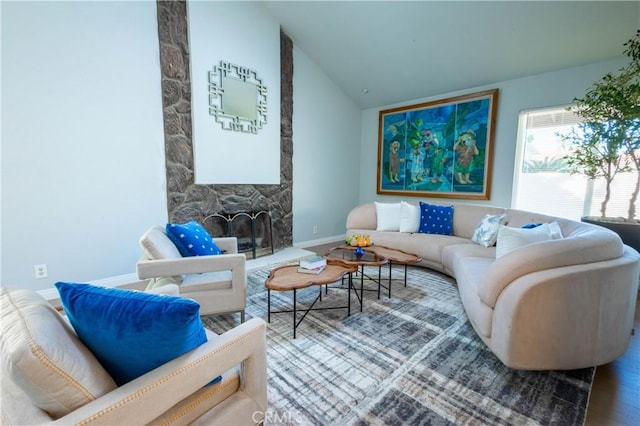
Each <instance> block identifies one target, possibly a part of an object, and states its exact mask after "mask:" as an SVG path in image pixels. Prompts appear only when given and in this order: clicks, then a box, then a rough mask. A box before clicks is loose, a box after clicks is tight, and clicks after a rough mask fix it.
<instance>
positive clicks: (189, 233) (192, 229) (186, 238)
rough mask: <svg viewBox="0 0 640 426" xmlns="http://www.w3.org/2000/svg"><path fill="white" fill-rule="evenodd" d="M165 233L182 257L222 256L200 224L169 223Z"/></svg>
mask: <svg viewBox="0 0 640 426" xmlns="http://www.w3.org/2000/svg"><path fill="white" fill-rule="evenodd" d="M165 231H166V233H167V236H168V237H169V239H171V241H173V243H174V244H175V245H176V247H177V248H178V251H179V252H180V254H182V256H210V255H216V254H222V251H220V249H219V248H218V246H216V243H214V242H213V238H212V237H211V235H209V233H208V232H207V230H206V229H204V227H203V226H202V225H200V224H199V223H198V222H195V221H191V222H187V223H167V226H166V228H165Z"/></svg>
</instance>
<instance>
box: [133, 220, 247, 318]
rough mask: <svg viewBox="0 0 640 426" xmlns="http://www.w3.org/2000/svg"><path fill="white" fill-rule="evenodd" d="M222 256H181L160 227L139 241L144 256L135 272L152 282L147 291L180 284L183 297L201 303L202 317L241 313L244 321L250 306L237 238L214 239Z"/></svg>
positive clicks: (141, 277) (244, 260)
mask: <svg viewBox="0 0 640 426" xmlns="http://www.w3.org/2000/svg"><path fill="white" fill-rule="evenodd" d="M213 240H214V242H215V244H216V245H217V246H218V247H219V248H220V250H222V251H223V254H219V255H213V256H192V257H182V255H181V254H180V252H179V251H178V249H177V248H176V246H175V244H174V243H173V242H172V241H171V240H170V239H169V237H168V236H167V234H166V233H165V230H164V229H163V228H162V227H161V226H154V227H153V228H151V229H149V230H148V231H147V232H145V233H144V235H143V236H142V237H141V238H140V246H141V247H142V249H143V252H144V254H143V256H142V258H141V259H140V260H139V261H138V263H137V265H136V269H137V272H138V277H139V278H140V279H143V280H144V279H150V281H149V284H148V285H147V290H150V289H153V288H157V287H160V286H163V285H166V284H177V285H178V286H179V287H180V295H181V296H182V297H186V298H190V299H193V300H195V301H197V302H198V303H199V304H200V314H201V315H209V314H221V313H230V312H240V321H241V322H244V316H245V315H244V310H245V307H246V304H247V271H246V256H245V255H244V254H242V253H238V243H237V239H236V238H235V237H224V238H214V239H213Z"/></svg>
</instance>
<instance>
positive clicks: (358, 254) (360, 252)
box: [356, 246, 364, 257]
mask: <svg viewBox="0 0 640 426" xmlns="http://www.w3.org/2000/svg"><path fill="white" fill-rule="evenodd" d="M363 254H364V251H363V250H362V247H360V246H358V247H357V248H356V256H358V257H360V256H362V255H363Z"/></svg>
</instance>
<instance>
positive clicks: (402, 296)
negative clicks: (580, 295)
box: [203, 267, 595, 426]
mask: <svg viewBox="0 0 640 426" xmlns="http://www.w3.org/2000/svg"><path fill="white" fill-rule="evenodd" d="M376 271H377V269H376ZM371 272H373V269H372V270H371ZM268 274H269V270H268V269H265V270H258V271H253V272H250V273H249V276H248V286H249V288H248V290H249V296H248V301H247V311H246V312H247V315H248V317H259V318H262V319H264V320H265V321H266V320H267V292H266V290H265V288H264V281H265V279H266V278H267V276H268ZM376 275H377V273H376ZM402 277H403V269H400V268H398V269H397V270H396V269H394V270H393V279H394V280H393V284H392V297H391V298H388V297H387V295H386V294H383V295H382V296H381V298H380V300H378V299H377V293H376V292H374V291H367V292H365V294H364V305H363V312H359V305H358V302H357V300H355V297H352V300H351V302H352V305H351V306H352V310H351V316H349V317H347V313H346V309H335V310H326V311H312V312H310V313H309V314H308V315H307V316H306V318H305V319H304V321H303V322H302V323H301V325H300V326H299V327H298V329H297V337H296V339H293V330H292V321H293V320H292V315H291V314H290V313H288V314H285V313H281V314H275V315H274V314H272V315H271V323H270V324H269V325H268V329H267V345H268V349H267V358H268V359H267V363H268V386H269V391H268V392H269V411H268V413H267V418H266V421H265V424H299V425H340V426H341V425H387V424H389V425H405V424H406V425H583V424H584V420H585V413H586V409H587V403H588V400H589V393H590V390H591V384H592V381H593V376H594V373H595V368H588V369H582V370H573V371H544V372H531V371H519V370H512V369H509V368H507V367H505V366H504V365H503V364H502V363H501V362H500V361H499V360H498V359H497V358H496V357H495V356H494V355H493V353H492V352H491V351H490V350H489V349H488V348H487V347H486V346H485V345H484V343H483V342H482V341H481V340H480V338H479V337H478V336H477V335H476V333H475V331H474V330H473V328H472V327H471V325H470V324H469V322H468V320H467V317H466V315H465V313H464V309H463V307H462V304H461V301H460V298H459V296H458V290H457V288H456V285H455V281H454V280H453V279H451V278H449V277H447V276H445V275H441V274H438V273H436V272H433V271H430V270H428V269H425V268H420V267H409V270H408V276H407V281H408V285H407V287H404V286H403V283H402ZM357 285H358V286H359V282H357ZM365 288H370V289H373V288H374V287H373V286H372V283H371V282H367V281H365ZM375 288H377V287H375ZM317 294H318V287H315V286H314V287H311V288H309V289H305V290H299V291H298V303H299V306H301V307H302V306H303V305H304V304H305V303H308V302H310V301H312V300H313V299H314V298H315V297H316V296H317ZM346 300H347V293H346V290H345V289H337V288H336V289H332V288H331V287H329V292H328V294H327V295H324V294H323V298H322V302H321V303H320V302H319V303H317V304H316V307H327V306H344V305H345V304H346ZM354 300H355V301H354ZM291 303H292V294H291V292H271V304H272V310H279V309H290V308H291ZM203 321H204V323H205V326H207V327H208V328H210V329H212V330H214V331H216V332H219V333H220V332H223V331H225V330H228V329H230V328H232V327H234V326H236V325H237V321H238V315H235V316H233V315H218V316H208V317H203Z"/></svg>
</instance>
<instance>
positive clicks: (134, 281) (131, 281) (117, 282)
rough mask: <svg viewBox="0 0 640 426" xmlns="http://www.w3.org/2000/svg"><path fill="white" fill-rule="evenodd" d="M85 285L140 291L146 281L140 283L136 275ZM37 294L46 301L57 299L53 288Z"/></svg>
mask: <svg viewBox="0 0 640 426" xmlns="http://www.w3.org/2000/svg"><path fill="white" fill-rule="evenodd" d="M87 284H94V285H99V286H102V287H123V288H133V289H137V290H141V289H143V288H144V287H145V285H146V281H141V280H140V278H138V275H137V274H126V275H118V276H117V277H110V278H103V279H100V280H95V281H87ZM38 293H40V295H41V296H42V297H44V298H45V299H46V300H48V301H52V300H56V299H58V290H56V289H55V288H53V287H52V288H47V289H44V290H38Z"/></svg>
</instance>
